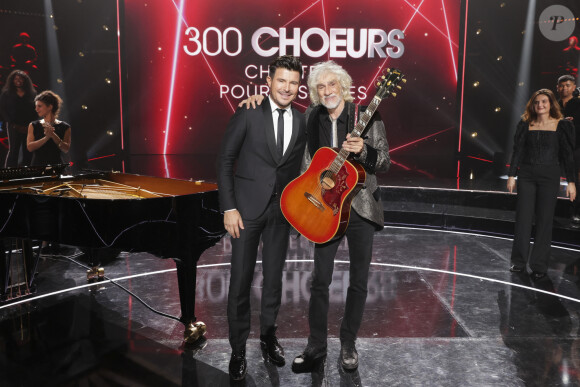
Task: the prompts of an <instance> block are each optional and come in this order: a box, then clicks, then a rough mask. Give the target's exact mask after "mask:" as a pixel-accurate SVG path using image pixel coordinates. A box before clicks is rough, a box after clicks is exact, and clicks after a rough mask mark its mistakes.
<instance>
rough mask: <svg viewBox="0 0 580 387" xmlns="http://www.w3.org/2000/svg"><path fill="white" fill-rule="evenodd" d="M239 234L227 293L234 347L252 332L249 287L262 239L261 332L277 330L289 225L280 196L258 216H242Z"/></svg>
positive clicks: (242, 345) (237, 348) (239, 346)
mask: <svg viewBox="0 0 580 387" xmlns="http://www.w3.org/2000/svg"><path fill="white" fill-rule="evenodd" d="M242 221H243V222H244V229H243V230H240V237H239V238H232V263H231V275H230V287H229V293H228V309H227V312H228V324H229V330H230V333H229V340H230V345H231V347H232V351H233V352H236V351H240V350H243V349H245V347H246V340H247V339H248V335H249V334H250V320H251V311H250V290H251V289H252V281H253V278H254V267H255V265H256V257H257V254H258V246H259V244H260V237H261V239H262V274H263V277H264V281H263V285H262V301H261V307H260V308H261V310H260V334H262V335H269V334H274V333H275V331H276V317H277V316H278V311H279V309H280V302H281V299H282V271H283V269H284V264H285V262H286V253H287V249H288V237H289V233H290V225H289V224H288V222H287V221H286V219H285V218H284V215H283V214H282V211H281V210H280V197H279V196H274V197H273V198H272V199H271V200H270V203H269V204H268V206H267V207H266V210H265V211H264V213H263V214H262V215H260V216H259V217H258V218H257V219H253V220H248V219H243V218H242Z"/></svg>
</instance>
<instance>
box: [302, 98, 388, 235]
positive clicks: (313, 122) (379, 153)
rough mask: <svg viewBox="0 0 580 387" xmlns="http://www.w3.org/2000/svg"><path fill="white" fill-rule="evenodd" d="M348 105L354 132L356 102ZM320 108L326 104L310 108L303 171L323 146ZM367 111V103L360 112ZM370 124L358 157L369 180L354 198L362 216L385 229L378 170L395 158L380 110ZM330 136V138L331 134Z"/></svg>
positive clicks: (384, 169)
mask: <svg viewBox="0 0 580 387" xmlns="http://www.w3.org/2000/svg"><path fill="white" fill-rule="evenodd" d="M344 108H345V109H347V114H348V118H347V122H348V123H349V124H348V131H349V132H351V131H352V129H354V104H353V103H351V102H347V103H346V104H345V106H344ZM320 109H326V108H325V107H324V106H322V105H317V106H310V107H309V108H308V109H306V113H305V115H306V122H307V133H308V134H307V138H308V144H307V146H306V150H305V152H304V157H303V160H302V168H301V169H302V171H306V169H308V166H309V165H310V161H311V160H312V157H313V156H314V153H316V151H317V150H318V149H319V148H320V144H319V130H320V128H319V125H318V122H319V118H318V115H319V113H320V111H321V110H320ZM363 111H364V107H361V109H360V111H359V115H360V114H362V112H363ZM367 127H368V129H367V131H366V134H365V135H364V136H363V139H364V147H363V150H362V152H361V153H360V154H359V155H358V156H355V158H354V160H355V161H357V162H358V163H359V164H361V165H362V166H363V168H364V169H365V172H366V181H365V184H364V186H363V188H362V189H361V190H360V191H359V193H358V194H357V195H356V196H355V197H354V199H353V200H352V208H353V209H354V210H355V211H356V213H357V214H359V215H360V216H361V217H363V218H365V219H367V220H369V221H371V222H373V223H374V224H375V225H376V226H377V229H378V230H381V229H382V228H383V227H384V223H385V220H384V213H383V204H382V202H381V195H380V188H379V186H378V183H377V175H376V172H386V171H387V170H388V169H389V167H390V165H391V158H390V157H389V144H388V142H387V134H386V132H385V125H384V124H383V121H382V120H381V117H380V115H379V112H375V114H373V117H372V118H371V120H370V121H369V123H368V124H367ZM323 137H324V136H323ZM327 137H328V141H329V142H330V134H328V136H327Z"/></svg>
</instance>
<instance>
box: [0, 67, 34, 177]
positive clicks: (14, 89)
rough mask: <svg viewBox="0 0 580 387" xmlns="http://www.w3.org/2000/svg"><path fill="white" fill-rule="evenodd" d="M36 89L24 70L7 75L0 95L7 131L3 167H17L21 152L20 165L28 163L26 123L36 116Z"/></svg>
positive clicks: (29, 157) (1, 109)
mask: <svg viewBox="0 0 580 387" xmlns="http://www.w3.org/2000/svg"><path fill="white" fill-rule="evenodd" d="M35 96H36V89H35V88H34V86H33V84H32V80H31V79H30V77H29V76H28V74H26V73H25V72H24V71H21V70H14V71H12V72H11V73H10V75H8V78H7V79H6V84H5V85H4V87H3V88H2V95H1V96H0V111H1V112H2V116H3V117H4V120H5V121H6V130H7V131H8V144H9V148H8V154H7V155H6V162H5V164H4V166H5V167H17V166H18V158H19V156H20V153H22V165H30V160H31V159H32V154H31V153H30V152H29V151H28V150H27V149H26V137H27V133H28V124H30V123H31V122H32V121H34V119H35V118H36V114H35V113H34V97H35Z"/></svg>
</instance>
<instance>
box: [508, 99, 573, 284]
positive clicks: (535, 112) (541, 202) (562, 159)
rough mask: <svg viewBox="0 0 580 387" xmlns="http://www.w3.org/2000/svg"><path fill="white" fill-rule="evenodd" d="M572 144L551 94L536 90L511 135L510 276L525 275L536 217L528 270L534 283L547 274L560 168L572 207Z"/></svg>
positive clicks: (569, 126)
mask: <svg viewBox="0 0 580 387" xmlns="http://www.w3.org/2000/svg"><path fill="white" fill-rule="evenodd" d="M573 140H574V125H573V124H572V123H571V122H570V121H568V120H566V119H564V118H563V117H562V113H561V111H560V105H559V104H558V102H557V100H556V97H555V96H554V93H553V92H552V91H551V90H548V89H540V90H538V91H536V92H535V93H534V94H532V97H531V98H530V100H529V101H528V103H527V105H526V110H525V112H524V114H522V120H521V121H520V122H519V124H518V126H517V129H516V135H515V138H514V150H513V154H512V159H511V163H510V168H509V172H508V176H509V177H508V182H507V189H508V191H509V192H510V193H511V192H513V191H514V188H516V179H515V176H516V174H517V176H518V179H517V192H518V201H517V206H516V223H515V235H514V243H513V247H512V253H511V263H512V266H511V268H510V271H512V272H518V273H519V272H524V271H525V270H526V265H527V263H528V254H529V251H530V237H531V233H532V219H533V217H534V213H535V216H536V222H535V223H536V235H535V238H534V248H533V249H532V252H531V255H530V257H529V265H530V268H531V269H532V274H531V276H532V279H533V280H536V281H537V280H540V279H542V278H543V277H545V276H546V272H547V271H548V260H549V258H550V244H551V242H552V224H553V221H554V212H555V210H556V202H557V199H558V192H559V190H560V171H561V170H562V169H561V167H563V170H564V171H565V174H566V180H567V181H568V185H567V187H566V196H567V197H568V198H570V200H571V201H573V200H574V198H575V197H576V185H575V181H576V176H575V175H576V174H575V170H574V158H573V149H574V141H573Z"/></svg>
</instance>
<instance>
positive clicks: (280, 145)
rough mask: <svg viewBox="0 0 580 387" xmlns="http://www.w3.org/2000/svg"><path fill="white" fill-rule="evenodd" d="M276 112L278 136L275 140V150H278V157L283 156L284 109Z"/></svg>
mask: <svg viewBox="0 0 580 387" xmlns="http://www.w3.org/2000/svg"><path fill="white" fill-rule="evenodd" d="M276 110H278V135H277V139H276V149H278V154H279V155H280V157H282V155H283V154H284V112H285V111H286V110H285V109H276Z"/></svg>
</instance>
